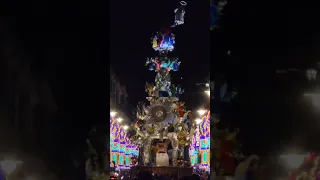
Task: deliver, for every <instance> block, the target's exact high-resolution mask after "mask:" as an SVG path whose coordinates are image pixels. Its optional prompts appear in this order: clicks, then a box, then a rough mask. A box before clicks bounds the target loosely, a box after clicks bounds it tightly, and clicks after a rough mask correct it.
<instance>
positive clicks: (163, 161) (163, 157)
mask: <svg viewBox="0 0 320 180" xmlns="http://www.w3.org/2000/svg"><path fill="white" fill-rule="evenodd" d="M157 146H158V152H157V154H156V165H157V166H169V156H168V153H167V146H166V145H165V144H164V143H158V144H157Z"/></svg>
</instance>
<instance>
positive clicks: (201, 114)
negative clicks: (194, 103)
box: [198, 109, 206, 116]
mask: <svg viewBox="0 0 320 180" xmlns="http://www.w3.org/2000/svg"><path fill="white" fill-rule="evenodd" d="M198 113H199V115H200V116H203V115H204V114H205V113H206V110H203V109H200V110H198Z"/></svg>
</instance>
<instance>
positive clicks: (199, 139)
mask: <svg viewBox="0 0 320 180" xmlns="http://www.w3.org/2000/svg"><path fill="white" fill-rule="evenodd" d="M200 119H201V120H202V121H201V123H200V124H199V127H198V128H197V129H196V132H195V133H194V135H193V138H192V140H191V144H190V147H189V155H190V161H191V165H192V166H194V165H196V164H201V167H202V168H204V169H207V170H209V169H210V111H208V110H206V111H205V113H203V115H202V116H201V117H200Z"/></svg>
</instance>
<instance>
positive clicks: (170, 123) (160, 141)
mask: <svg viewBox="0 0 320 180" xmlns="http://www.w3.org/2000/svg"><path fill="white" fill-rule="evenodd" d="M186 5H187V3H186V2H184V1H181V2H180V6H179V7H178V8H177V9H175V10H174V12H175V20H174V25H172V26H171V27H169V28H165V29H162V30H161V31H159V32H157V33H155V34H154V35H153V36H152V38H151V44H152V48H153V49H154V50H155V51H156V52H157V53H158V56H157V57H151V58H147V60H146V64H145V65H146V66H147V67H148V69H149V70H150V71H154V72H155V73H156V76H155V83H146V86H145V90H146V92H147V93H148V97H146V99H147V101H148V104H145V103H143V102H140V103H139V104H138V106H137V120H136V122H135V124H134V126H133V127H132V129H131V130H130V134H129V138H130V140H131V141H132V142H133V143H134V144H135V145H137V146H138V147H139V148H140V151H141V154H142V155H141V157H142V158H143V159H142V162H141V163H142V164H143V165H144V166H150V165H152V164H153V165H154V166H174V167H182V166H185V165H186V164H185V163H186V162H187V161H188V157H187V158H185V153H184V151H185V149H186V148H188V147H189V146H190V151H191V152H197V158H198V159H200V158H199V155H201V157H202V159H201V161H197V163H201V164H203V165H204V166H206V167H207V166H209V163H210V162H209V157H210V153H209V152H210V140H209V139H210V115H209V114H210V112H209V111H208V113H207V114H206V116H205V117H202V119H203V121H201V124H200V123H198V124H197V123H196V122H194V120H193V118H192V116H191V115H192V113H191V111H189V110H186V108H185V106H184V102H181V101H180V100H179V96H180V95H181V94H182V93H183V89H182V88H181V87H180V86H176V85H175V84H173V83H171V75H170V73H171V72H173V71H178V70H179V67H180V64H181V61H179V59H178V58H172V57H169V56H168V54H169V52H172V51H173V50H174V48H175V35H174V34H173V30H174V29H173V28H174V27H176V26H179V25H182V24H184V15H185V6H186ZM201 138H202V139H201ZM154 142H157V146H153V147H154V148H157V150H156V151H153V152H155V153H156V154H155V157H153V158H152V157H151V156H152V153H151V152H152V151H151V149H152V144H154ZM201 142H202V143H201ZM169 143H171V146H172V150H171V151H172V163H170V164H169V155H168V149H167V147H168V145H169ZM193 144H195V146H194V145H193ZM195 147H196V148H195ZM193 148H195V149H197V150H194V149H193ZM190 158H191V159H194V158H196V156H195V155H192V153H191V154H190ZM152 159H155V162H152ZM194 162H196V161H194Z"/></svg>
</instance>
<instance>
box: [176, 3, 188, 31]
mask: <svg viewBox="0 0 320 180" xmlns="http://www.w3.org/2000/svg"><path fill="white" fill-rule="evenodd" d="M185 6H187V3H186V2H185V1H181V2H180V6H179V7H178V8H177V9H175V10H174V13H175V16H174V26H177V25H182V24H184V15H185V14H186V11H185V10H184V8H185Z"/></svg>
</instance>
